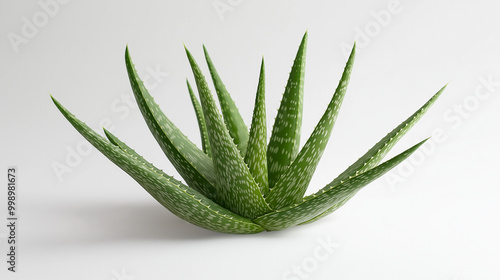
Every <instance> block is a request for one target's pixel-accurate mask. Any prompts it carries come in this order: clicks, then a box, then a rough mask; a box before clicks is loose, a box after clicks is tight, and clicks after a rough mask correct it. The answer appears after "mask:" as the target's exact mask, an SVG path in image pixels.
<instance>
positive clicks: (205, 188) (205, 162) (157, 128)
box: [125, 48, 216, 198]
mask: <svg viewBox="0 0 500 280" xmlns="http://www.w3.org/2000/svg"><path fill="white" fill-rule="evenodd" d="M125 63H126V65H127V72H128V75H129V79H130V84H131V86H132V90H133V92H134V96H135V99H136V101H137V104H138V105H139V109H140V110H141V113H142V115H143V117H144V120H145V121H146V124H147V125H148V127H149V129H150V130H151V132H152V134H153V135H154V137H155V139H156V141H157V142H158V144H159V145H160V147H161V148H162V150H163V152H164V153H165V155H166V156H167V157H168V159H169V160H170V162H171V163H172V165H173V166H174V167H175V169H176V170H177V172H179V174H180V175H181V176H182V178H184V180H185V181H186V183H187V184H188V185H189V186H191V187H192V188H194V189H196V190H198V191H200V192H202V193H206V194H207V195H209V197H210V198H213V197H214V195H215V187H214V184H215V180H216V178H215V172H214V167H213V164H212V161H211V160H210V158H209V157H208V155H207V154H205V153H204V152H203V151H202V150H200V149H198V147H196V145H195V144H193V143H192V142H191V141H189V139H188V138H187V137H186V136H185V135H184V134H182V132H181V131H180V130H179V129H178V128H177V127H176V126H175V125H174V124H173V123H172V122H171V121H170V120H169V119H168V118H167V117H166V116H165V114H164V113H163V112H162V111H161V109H160V107H159V106H158V104H156V102H155V101H154V100H153V97H151V95H150V94H149V92H148V91H147V89H146V87H145V86H144V84H143V82H142V81H141V79H140V78H139V76H138V75H137V71H136V70H135V67H134V65H133V63H132V60H131V58H130V54H129V51H128V48H127V49H126V51H125Z"/></svg>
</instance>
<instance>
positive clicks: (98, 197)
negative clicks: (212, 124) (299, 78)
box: [0, 0, 500, 280]
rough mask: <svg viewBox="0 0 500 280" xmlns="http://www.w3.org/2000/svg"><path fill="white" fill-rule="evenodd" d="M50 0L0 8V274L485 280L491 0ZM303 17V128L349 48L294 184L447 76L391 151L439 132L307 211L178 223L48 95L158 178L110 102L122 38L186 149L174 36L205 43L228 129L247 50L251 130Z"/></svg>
mask: <svg viewBox="0 0 500 280" xmlns="http://www.w3.org/2000/svg"><path fill="white" fill-rule="evenodd" d="M66 2H67V3H66ZM66 2H65V3H62V1H61V2H54V1H52V2H51V1H49V0H41V1H40V2H38V1H5V0H3V1H2V3H1V4H0V23H1V24H0V34H1V35H2V36H1V39H0V90H1V96H2V100H1V102H0V104H1V110H0V129H1V140H0V141H1V145H0V153H1V154H0V160H1V164H0V167H1V171H0V172H2V173H4V174H5V173H6V172H7V171H6V170H7V167H8V166H11V165H14V166H17V167H18V168H19V191H18V203H19V206H18V215H19V217H20V220H19V221H18V223H19V225H18V242H19V244H18V252H17V253H18V267H17V269H18V272H17V273H15V274H14V273H11V272H8V271H7V264H6V263H5V262H4V261H3V260H4V259H5V258H6V256H5V254H6V253H7V251H6V250H7V242H6V237H7V228H6V227H5V226H2V227H0V241H1V242H0V248H1V254H2V257H0V260H2V262H1V264H0V275H1V276H0V278H1V279H73V280H76V279H94V280H96V279H106V280H110V279H113V280H128V279H136V280H143V279H436V280H467V279H500V271H499V269H498V263H500V241H499V239H498V236H500V227H499V226H498V221H499V218H500V211H499V210H500V191H499V187H500V186H499V175H498V174H499V172H498V170H499V168H500V164H499V163H498V160H497V159H498V157H499V156H500V148H499V144H498V143H500V133H499V129H498V127H499V121H500V111H499V110H498V108H499V105H500V104H499V103H500V96H499V95H500V84H499V82H500V29H499V27H500V7H499V5H498V4H497V2H496V1H456V0H454V1H451V0H448V1H410V0H400V1H391V0H383V1H293V0H286V1H245V0H238V1H237V0H232V1H229V0H219V1H213V0H206V1H200V0H198V1H152V0H149V1H117V0H114V1H95V0H89V1H75V0H74V1H66ZM268 2H271V3H268ZM40 3H41V4H40ZM43 3H56V5H54V4H52V5H49V4H47V5H44V4H43ZM471 3H473V4H471ZM224 5H225V6H224ZM224 7H225V8H226V10H221V9H224ZM387 15H389V16H390V17H388V16H387ZM29 25H33V26H31V27H29ZM306 30H308V33H309V44H308V53H307V68H306V69H307V70H306V84H305V97H304V122H303V138H307V136H308V135H309V133H310V132H311V131H312V129H313V127H314V125H315V123H316V122H317V120H318V119H319V117H320V116H321V114H322V113H323V110H324V108H325V107H326V104H327V102H328V101H329V99H330V98H331V95H332V92H333V90H334V89H335V87H336V84H337V81H338V79H339V78H340V75H341V72H342V69H343V67H344V64H345V61H346V56H345V54H344V52H345V50H344V49H345V48H349V47H350V46H351V45H352V43H353V42H354V40H356V41H357V43H358V55H357V58H356V63H355V65H354V71H353V74H352V78H351V84H350V86H349V88H348V93H347V96H346V98H345V100H344V105H343V108H342V110H341V112H340V116H339V118H338V120H337V125H336V127H335V129H334V133H333V136H332V139H331V140H330V143H329V147H328V149H327V150H326V151H325V154H324V157H323V159H322V161H321V162H320V166H319V168H318V170H317V172H316V174H315V177H314V179H313V182H312V183H311V186H310V190H309V192H311V191H314V190H315V189H318V188H320V187H322V186H324V184H326V183H328V182H329V181H330V180H331V179H333V178H334V177H335V176H336V175H337V174H338V173H340V172H341V171H342V170H343V169H344V168H346V167H347V166H348V165H349V164H350V163H352V162H353V161H354V160H356V159H357V158H358V157H359V156H360V155H361V154H362V153H364V152H365V151H366V150H367V149H368V148H369V147H371V145H373V143H375V142H376V141H378V140H379V139H380V138H381V137H382V136H384V135H385V134H386V133H387V132H388V131H390V130H391V129H392V128H393V127H395V126H396V125H397V124H399V123H400V122H401V121H402V120H404V119H405V118H406V117H407V116H409V115H410V114H412V113H413V112H414V111H415V110H416V109H417V108H419V107H420V106H421V105H422V104H423V103H424V102H425V101H426V100H427V99H428V98H430V97H431V96H432V94H434V93H435V92H436V91H437V90H438V89H439V88H440V87H441V86H443V85H444V84H446V83H448V82H449V86H448V88H447V89H446V91H445V93H444V94H443V96H442V97H441V98H440V99H439V100H438V102H437V103H436V104H435V105H434V106H433V107H432V108H431V110H430V111H429V112H428V114H427V115H426V116H424V118H423V119H422V120H421V121H420V122H419V123H418V124H417V125H416V127H415V128H413V129H412V130H411V132H410V133H408V134H407V135H406V137H405V138H404V139H403V140H402V141H400V142H399V143H398V145H397V146H396V147H395V150H394V151H393V152H391V155H394V154H396V152H398V151H399V152H400V151H402V150H404V149H405V148H407V147H409V146H411V145H412V144H414V143H417V141H419V140H421V139H424V138H426V137H428V136H431V135H432V134H435V133H438V134H439V133H440V135H438V137H434V138H432V139H431V140H430V141H429V143H430V144H429V145H427V146H426V150H425V153H424V151H423V150H422V151H421V152H420V153H419V155H420V157H413V158H410V159H409V160H408V161H406V162H405V163H404V164H403V165H402V166H401V167H400V168H399V169H397V170H394V171H393V172H391V173H389V174H387V175H385V176H384V177H383V178H381V179H379V180H377V181H376V182H374V183H372V184H371V185H370V186H368V187H367V188H365V189H364V190H362V191H361V192H360V193H359V194H358V195H357V196H356V197H355V198H353V199H352V200H351V201H350V202H349V203H347V204H346V205H345V206H344V207H343V208H342V209H340V210H339V211H337V212H335V213H334V214H332V215H331V216H329V217H328V218H325V219H323V220H321V221H319V222H317V223H314V224H310V225H307V226H300V227H295V228H292V229H288V230H285V231H281V232H264V233H260V234H257V235H243V236H241V235H227V234H220V233H214V232H210V231H207V230H204V229H201V228H197V227H195V226H192V225H190V224H188V223H185V222H183V221H182V220H180V219H178V218H177V217H175V216H174V215H172V214H170V213H169V212H168V211H167V210H166V209H164V208H163V207H162V206H161V205H159V204H158V203H156V202H155V201H154V199H152V198H151V197H150V196H149V195H148V194H147V193H146V192H145V191H144V190H143V189H141V188H140V186H139V185H138V184H136V183H135V182H134V181H133V180H132V179H131V178H129V177H128V176H127V175H126V174H125V173H123V172H122V171H121V170H120V169H119V168H117V167H115V166H114V165H113V164H112V163H110V162H109V161H108V160H107V159H106V158H105V157H104V156H102V155H100V154H99V153H98V152H97V151H96V150H94V149H92V150H90V151H89V150H87V149H86V148H87V147H88V145H87V144H86V142H85V141H83V140H82V139H83V138H82V137H81V136H80V135H79V134H78V133H77V132H76V131H75V130H74V129H73V128H72V127H71V126H70V125H69V123H68V122H67V121H66V120H65V119H64V118H63V117H62V115H61V114H60V113H59V112H58V111H57V109H56V108H55V106H54V105H53V104H52V102H51V100H50V97H49V94H52V95H53V96H55V97H56V98H57V99H58V100H59V101H60V102H61V103H62V104H64V105H65V106H66V107H67V108H68V109H69V110H71V111H72V112H73V113H74V114H76V115H77V116H78V117H79V118H80V119H82V120H84V121H86V122H87V123H88V124H89V125H90V126H91V127H93V128H95V129H98V130H99V129H100V127H101V126H102V125H104V126H106V127H108V128H110V129H111V130H112V131H113V132H114V133H115V134H116V135H117V136H119V137H120V138H121V139H122V140H124V141H126V142H127V143H128V144H129V145H130V146H132V147H134V148H135V149H136V151H138V152H139V153H140V154H142V155H144V156H145V158H146V159H148V160H150V161H151V162H153V163H154V164H155V165H157V166H158V167H160V168H163V169H165V170H166V171H167V172H168V173H171V174H175V175H176V173H175V171H174V170H173V168H172V166H171V165H170V163H169V162H168V161H167V160H166V158H165V156H164V155H163V153H162V152H161V150H160V149H159V147H158V145H157V144H156V143H155V141H154V139H153V137H152V136H151V134H150V133H149V131H148V128H147V126H146V124H145V123H144V121H143V119H142V116H141V115H140V113H139V110H138V109H137V107H136V106H135V105H133V104H129V103H128V102H129V101H128V100H133V99H131V98H132V92H131V90H130V87H129V85H128V79H127V74H126V70H125V64H124V59H123V57H124V50H125V46H126V45H127V44H128V46H129V48H130V51H131V55H132V58H133V59H134V62H135V64H136V66H137V69H138V71H139V73H140V75H141V76H142V77H149V78H148V79H149V85H150V89H151V93H152V95H153V96H155V98H156V100H157V102H158V103H159V104H160V106H161V107H162V109H164V111H165V112H166V114H167V115H168V116H169V117H170V118H171V119H172V120H173V121H174V122H175V123H176V124H177V125H178V126H179V127H180V128H181V129H182V130H183V131H184V132H185V133H186V134H187V135H188V136H189V137H190V138H191V139H192V140H193V141H194V142H195V143H197V144H199V143H200V141H199V136H198V129H197V126H196V120H195V117H194V112H193V110H192V108H191V105H190V101H189V98H188V95H187V90H186V86H185V79H186V78H189V79H190V80H191V81H193V79H192V77H191V73H190V69H189V65H188V63H187V59H186V57H185V54H184V49H183V44H185V45H186V46H187V47H188V48H189V49H190V50H191V51H192V53H193V54H194V55H195V57H196V58H197V59H198V61H199V63H200V64H201V65H202V66H203V69H204V70H205V71H206V69H207V68H206V66H205V64H204V63H203V56H202V48H201V47H202V44H205V45H206V46H207V48H208V50H209V51H210V53H211V56H212V59H213V61H214V63H215V65H216V66H217V68H218V70H219V73H220V75H221V77H222V78H223V80H224V81H225V83H226V86H227V88H228V89H229V91H230V92H231V93H232V95H233V97H234V99H235V101H236V103H237V104H238V106H239V107H240V111H241V113H242V115H243V116H244V118H245V120H246V122H247V124H249V123H250V118H251V113H252V106H253V100H254V95H255V90H256V87H257V79H258V70H259V64H260V59H261V56H262V55H263V56H264V58H265V61H266V74H267V87H266V90H267V92H266V98H267V111H268V123H269V130H270V127H271V125H272V122H273V119H274V116H275V114H276V110H277V108H278V106H279V100H280V97H281V94H282V92H283V88H284V86H285V83H286V79H287V76H288V73H289V70H290V67H291V65H292V61H293V57H294V55H295V53H296V51H297V47H298V45H299V43H300V39H301V37H302V35H303V33H304V32H305V31H306ZM155 71H157V74H156V76H155V74H154V73H155ZM166 73H168V75H167V74H166ZM488 80H489V81H490V82H484V81H488ZM75 153H79V154H76V155H75ZM61 166H63V167H64V168H63V167H61ZM57 170H58V171H57ZM5 176H6V175H2V176H1V178H5ZM176 176H177V175H176ZM2 185H3V186H4V188H2V191H1V192H0V193H1V194H0V206H1V211H0V218H1V219H2V220H4V221H5V219H6V217H7V213H6V190H5V189H6V181H5V182H3V183H2ZM5 222H6V221H5ZM1 224H4V222H1ZM328 243H329V244H330V245H329V246H326V247H325V245H324V244H328Z"/></svg>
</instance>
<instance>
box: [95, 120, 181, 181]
mask: <svg viewBox="0 0 500 280" xmlns="http://www.w3.org/2000/svg"><path fill="white" fill-rule="evenodd" d="M103 131H104V134H105V135H106V138H108V140H109V142H110V143H111V144H113V145H115V146H117V147H118V148H120V150H122V151H124V152H125V153H126V154H128V155H129V156H131V157H132V158H134V159H135V160H136V161H138V162H139V163H141V164H144V165H145V166H146V167H147V168H149V169H151V170H153V171H154V172H155V173H157V174H160V175H161V176H163V177H165V178H167V179H168V180H169V181H171V182H172V183H174V184H182V182H181V181H179V180H176V179H175V178H174V177H173V176H170V175H167V174H165V172H163V170H160V169H158V168H156V166H154V165H153V164H151V163H150V162H149V161H147V160H145V159H144V158H143V157H142V156H141V155H139V154H138V153H137V152H136V151H134V150H133V149H132V148H130V147H129V146H128V145H127V144H125V143H124V142H122V141H121V140H120V139H118V137H116V136H115V135H114V134H112V133H111V132H110V131H108V130H107V129H105V128H103Z"/></svg>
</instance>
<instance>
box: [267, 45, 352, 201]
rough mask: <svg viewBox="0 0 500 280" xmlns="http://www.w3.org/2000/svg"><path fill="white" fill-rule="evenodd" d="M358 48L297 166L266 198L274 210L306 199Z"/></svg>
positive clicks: (282, 177)
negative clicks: (304, 197) (305, 195)
mask: <svg viewBox="0 0 500 280" xmlns="http://www.w3.org/2000/svg"><path fill="white" fill-rule="evenodd" d="M355 49H356V45H354V47H353V48H352V51H351V55H350V56H349V59H348V61H347V63H346V66H345V68H344V73H343V74H342V78H341V79H340V81H339V84H338V86H337V89H336V90H335V94H334V95H333V97H332V99H331V101H330V103H329V104H328V107H327V109H326V111H325V113H324V114H323V116H322V117H321V119H320V121H319V122H318V124H317V125H316V127H315V128H314V131H313V132H312V133H311V136H310V137H309V139H308V140H307V142H306V144H305V145H304V147H302V149H301V150H300V152H299V154H298V155H297V157H296V158H295V160H294V161H293V163H292V164H291V165H290V167H289V168H288V169H286V171H285V172H284V173H283V175H281V177H280V179H279V180H278V182H277V183H276V184H275V185H274V187H273V188H272V189H271V191H270V192H269V195H268V196H266V201H267V203H269V206H271V208H273V209H279V208H282V207H285V206H287V205H291V204H294V203H298V202H300V201H301V200H302V198H303V196H304V194H305V192H306V190H307V186H309V183H310V182H311V179H312V176H313V174H314V171H315V170H316V167H317V166H318V163H319V161H320V159H321V156H322V155H323V152H324V150H325V148H326V145H327V144H328V140H329V139H330V135H331V132H332V129H333V126H334V125H335V121H336V119H337V115H338V112H339V110H340V106H341V105H342V101H343V100H344V96H345V93H346V90H347V85H348V84H349V78H350V77H351V72H352V66H353V64H354V57H355Z"/></svg>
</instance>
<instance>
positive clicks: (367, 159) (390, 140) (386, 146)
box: [314, 86, 446, 220]
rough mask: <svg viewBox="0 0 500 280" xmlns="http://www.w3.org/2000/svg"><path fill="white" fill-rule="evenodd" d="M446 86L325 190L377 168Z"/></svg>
mask: <svg viewBox="0 0 500 280" xmlns="http://www.w3.org/2000/svg"><path fill="white" fill-rule="evenodd" d="M445 88H446V86H444V87H442V88H441V89H440V90H439V91H438V92H437V93H436V94H434V96H432V98H431V99H429V100H428V101H427V102H426V103H425V104H424V105H423V106H422V107H420V109H418V110H417V111H416V112H415V113H413V115H411V116H410V117H408V118H407V119H406V120H405V121H404V122H402V123H401V124H400V125H398V126H397V127H396V128H395V129H393V130H392V131H391V132H389V133H388V134H387V135H386V136H385V137H383V138H382V139H381V140H380V141H379V142H378V143H377V144H375V145H374V146H373V147H372V148H371V149H370V150H368V152H366V153H365V154H364V155H363V156H362V157H360V158H359V159H358V160H357V161H356V162H355V163H353V164H352V165H351V166H349V167H348V168H347V169H346V170H345V171H344V172H342V173H341V174H340V175H339V176H338V177H337V178H335V179H334V180H333V181H332V182H331V183H329V184H328V185H327V186H326V187H325V188H328V187H329V186H334V185H337V184H338V182H340V181H343V180H346V179H347V178H349V177H351V176H354V175H356V174H359V173H362V172H365V171H366V170H369V169H371V168H373V167H375V166H376V165H377V164H379V162H380V161H381V160H382V159H383V158H384V157H385V155H386V154H387V153H388V152H389V151H390V150H391V149H392V147H394V145H395V144H396V143H397V142H398V141H399V139H401V137H403V135H405V134H406V132H408V131H409V130H410V129H411V128H412V127H413V126H414V125H415V123H417V122H418V121H419V120H420V119H421V118H422V116H423V115H424V114H425V113H426V112H427V111H428V110H429V108H430V107H431V105H432V104H434V102H436V100H437V99H438V97H439V96H440V95H441V94H442V92H443V91H444V89H445ZM337 208H338V207H335V206H334V207H332V208H331V209H328V210H327V211H325V213H322V214H321V215H320V216H319V217H315V219H314V220H318V219H320V218H322V217H325V216H327V215H329V214H330V213H332V212H334V211H335V210H336V209H337Z"/></svg>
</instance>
